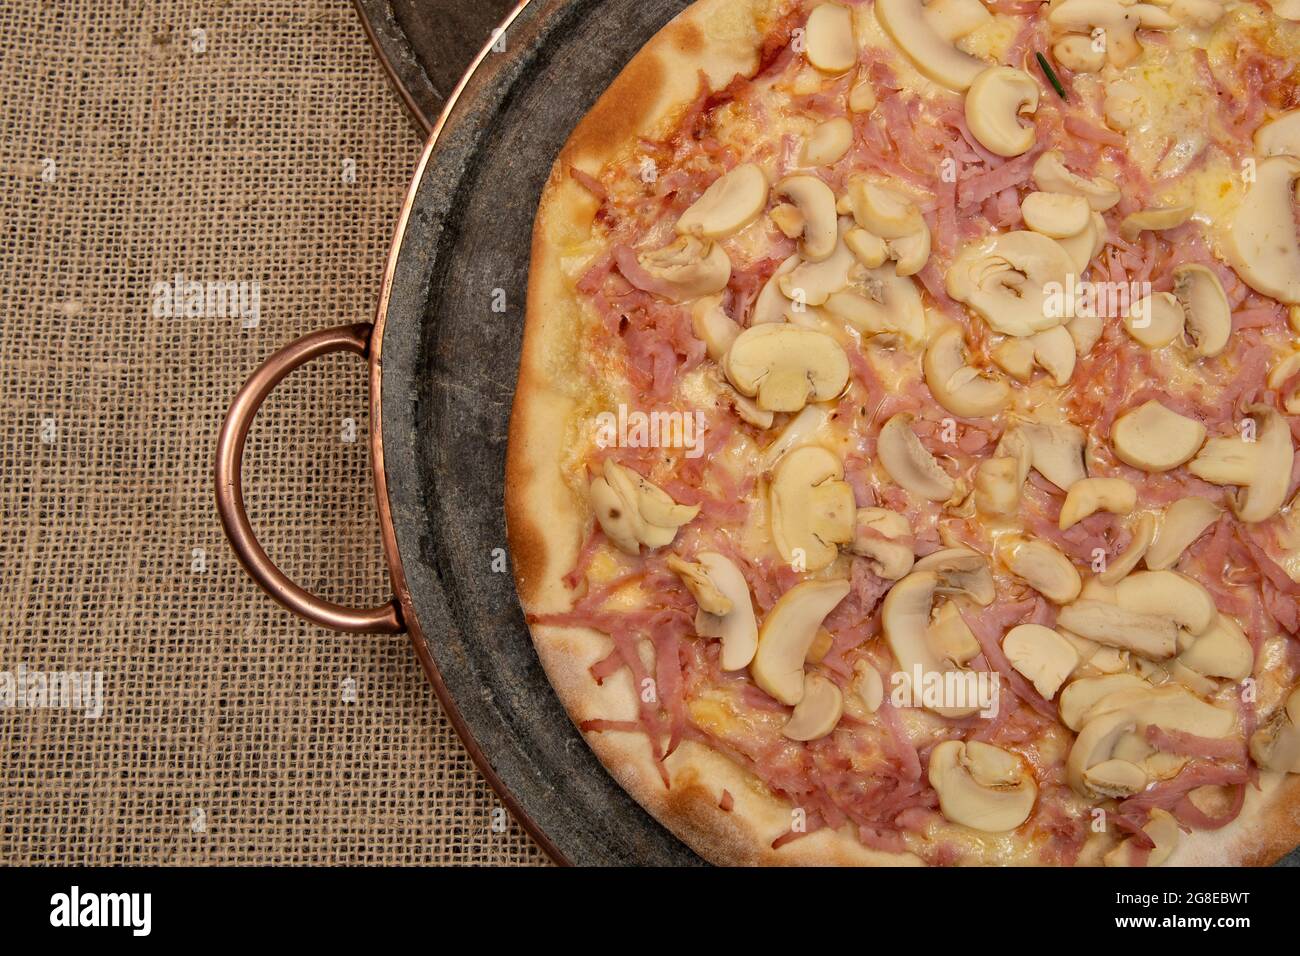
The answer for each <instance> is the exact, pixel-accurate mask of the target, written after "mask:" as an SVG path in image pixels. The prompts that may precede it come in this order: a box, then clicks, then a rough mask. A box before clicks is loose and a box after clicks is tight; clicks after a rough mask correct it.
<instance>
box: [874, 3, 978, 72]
mask: <svg viewBox="0 0 1300 956" xmlns="http://www.w3.org/2000/svg"><path fill="white" fill-rule="evenodd" d="M875 11H876V19H877V20H879V21H880V25H881V27H883V28H884V31H885V33H886V34H888V35H889V38H890V39H891V40H893V41H894V43H895V44H897V45H898V48H899V49H900V50H902V51H903V53H904V54H905V55H906V56H907V58H908V59H909V60H911V61H912V64H913V65H914V66H915V67H916V68H917V69H918V70H920V71H921V72H922V73H923V74H925V76H927V77H928V78H929V79H931V80H933V81H934V82H936V83H938V84H939V85H940V86H946V87H947V88H948V89H950V90H953V91H954V92H957V93H960V92H962V91H963V90H966V89H968V88H969V87H970V85H971V84H972V83H974V82H975V78H976V77H977V76H979V75H980V73H982V72H983V71H984V69H985V67H986V66H987V64H986V63H985V62H984V61H983V60H981V59H979V58H978V57H974V56H971V55H970V54H969V53H965V52H963V51H961V50H959V49H957V48H956V47H955V46H953V45H952V43H951V42H949V41H948V40H945V39H944V38H943V36H941V35H940V33H939V31H937V30H936V29H935V28H934V25H933V23H932V22H931V21H930V19H929V18H928V17H926V15H925V7H924V6H923V5H922V3H921V0H877V3H876V5H875Z"/></svg>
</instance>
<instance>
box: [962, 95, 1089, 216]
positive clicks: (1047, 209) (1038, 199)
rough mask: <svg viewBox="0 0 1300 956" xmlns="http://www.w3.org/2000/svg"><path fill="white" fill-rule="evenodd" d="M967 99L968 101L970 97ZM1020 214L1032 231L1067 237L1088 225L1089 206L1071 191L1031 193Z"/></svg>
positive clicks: (1022, 201) (1026, 198)
mask: <svg viewBox="0 0 1300 956" xmlns="http://www.w3.org/2000/svg"><path fill="white" fill-rule="evenodd" d="M1027 75H1028V74H1026V76H1027ZM1031 82H1032V81H1031ZM966 102H967V103H968V104H969V102H970V99H969V98H967V101H966ZM1020 215H1021V216H1022V217H1023V218H1024V220H1025V225H1026V226H1028V227H1029V228H1030V229H1032V230H1034V232H1039V233H1042V234H1043V235H1044V236H1047V237H1049V238H1051V239H1066V238H1068V237H1070V236H1076V235H1078V234H1079V233H1081V232H1083V231H1084V230H1085V229H1087V228H1088V224H1089V223H1091V222H1092V207H1091V206H1089V205H1088V200H1086V199H1084V198H1083V197H1082V196H1076V195H1073V194H1071V193H1045V192H1042V193H1030V194H1029V195H1028V196H1026V197H1025V198H1024V199H1022V200H1021V201H1020Z"/></svg>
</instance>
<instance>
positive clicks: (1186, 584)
mask: <svg viewBox="0 0 1300 956" xmlns="http://www.w3.org/2000/svg"><path fill="white" fill-rule="evenodd" d="M1115 600H1116V602H1117V603H1118V604H1119V606H1120V607H1122V608H1127V609H1128V610H1130V611H1137V612H1138V613H1140V614H1152V615H1156V616H1158V617H1165V618H1168V619H1170V620H1172V621H1174V622H1176V623H1177V624H1178V626H1179V627H1183V628H1186V629H1187V630H1188V631H1190V632H1191V633H1192V634H1203V633H1205V631H1206V630H1208V629H1209V627H1210V625H1211V624H1213V623H1214V620H1215V618H1216V617H1218V614H1219V611H1218V608H1217V607H1215V604H1214V597H1213V596H1212V595H1211V594H1210V592H1209V591H1207V590H1205V588H1204V587H1202V586H1201V585H1200V584H1199V583H1197V582H1196V581H1194V580H1192V579H1191V578H1189V577H1187V575H1185V574H1179V573H1178V572H1177V571H1138V572H1137V573H1135V574H1130V575H1129V576H1128V577H1126V578H1125V579H1124V580H1123V581H1120V582H1119V583H1118V584H1117V585H1115Z"/></svg>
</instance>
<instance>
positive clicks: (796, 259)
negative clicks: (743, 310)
mask: <svg viewBox="0 0 1300 956" xmlns="http://www.w3.org/2000/svg"><path fill="white" fill-rule="evenodd" d="M802 261H803V259H802V257H801V256H800V255H799V254H798V253H797V252H796V253H795V254H794V255H792V256H790V257H789V258H788V259H786V260H785V261H784V262H782V263H781V264H780V265H779V266H777V267H776V271H775V272H773V273H772V275H771V277H770V278H769V279H768V280H767V282H765V283H763V289H762V291H761V292H759V293H758V298H757V299H755V300H754V310H753V312H752V314H751V315H750V317H749V324H750V325H763V324H765V323H769V322H784V321H785V310H786V309H787V308H788V307H789V305H790V300H789V299H787V298H786V296H785V293H784V292H782V291H781V278H782V277H783V276H787V275H789V274H790V273H791V272H793V271H794V270H795V269H796V268H797V267H798V265H799V263H800V262H802Z"/></svg>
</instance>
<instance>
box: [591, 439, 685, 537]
mask: <svg viewBox="0 0 1300 956" xmlns="http://www.w3.org/2000/svg"><path fill="white" fill-rule="evenodd" d="M590 490H591V504H592V508H593V509H594V510H595V512H596V520H597V522H599V524H600V527H601V530H602V531H604V532H605V534H606V535H607V536H608V537H609V539H610V540H611V541H613V542H614V544H615V546H617V547H618V548H619V550H621V551H626V552H627V553H628V554H640V553H641V546H642V545H645V546H646V547H648V548H651V549H654V548H662V547H665V546H666V545H669V544H672V541H673V538H675V537H676V536H677V529H678V528H679V527H681V526H682V525H684V524H686V523H687V522H689V521H692V520H693V519H694V518H695V516H696V515H697V514H699V513H700V506H699V505H679V504H677V502H675V501H673V499H672V498H670V497H669V496H668V493H667V492H665V491H664V490H663V489H662V488H660V487H659V486H658V485H656V484H653V483H652V482H650V481H648V480H647V479H645V478H643V477H642V476H641V475H639V474H637V473H636V472H635V471H633V470H632V469H631V468H627V467H625V466H623V465H620V464H618V463H617V462H616V461H614V459H612V458H606V459H605V464H604V468H603V471H602V473H601V477H599V478H594V479H593V480H592V482H591V489H590Z"/></svg>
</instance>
